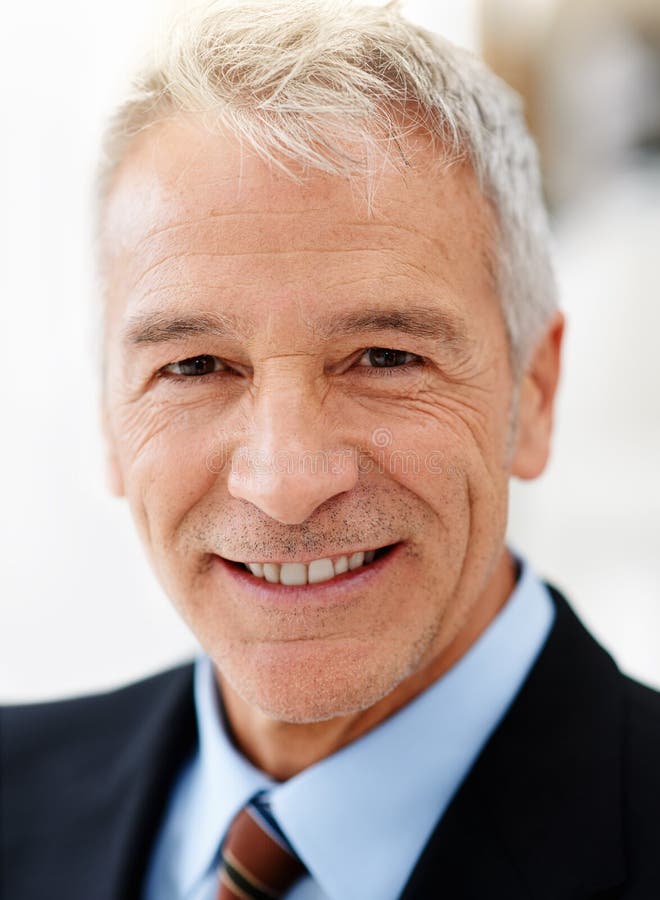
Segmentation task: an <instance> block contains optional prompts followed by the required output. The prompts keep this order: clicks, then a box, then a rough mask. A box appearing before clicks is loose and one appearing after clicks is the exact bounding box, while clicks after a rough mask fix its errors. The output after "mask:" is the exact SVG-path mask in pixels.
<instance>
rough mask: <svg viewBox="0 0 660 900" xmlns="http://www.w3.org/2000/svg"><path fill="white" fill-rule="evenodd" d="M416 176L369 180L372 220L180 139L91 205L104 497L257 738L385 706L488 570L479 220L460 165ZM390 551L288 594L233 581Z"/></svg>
mask: <svg viewBox="0 0 660 900" xmlns="http://www.w3.org/2000/svg"><path fill="white" fill-rule="evenodd" d="M424 162H425V157H424V151H421V150H420V152H419V155H418V157H417V159H416V164H415V166H413V168H412V169H411V170H410V171H408V172H407V173H406V174H405V176H404V175H402V174H401V173H400V172H397V171H395V169H394V168H393V167H389V166H388V167H386V168H385V169H384V171H383V174H382V177H380V179H379V182H378V186H377V191H376V198H375V208H374V211H373V214H371V215H369V214H368V213H367V211H366V209H365V207H364V204H363V203H362V201H361V199H360V198H361V194H360V191H359V190H358V189H356V187H355V186H353V187H351V185H350V184H349V183H347V182H345V181H343V180H341V179H338V178H333V177H329V176H325V175H323V174H318V173H317V174H311V175H309V174H308V176H307V177H306V179H305V180H304V182H303V183H300V184H298V183H295V182H293V181H292V180H291V179H290V178H288V177H286V176H285V175H283V174H279V173H277V172H275V171H274V170H273V169H272V168H269V167H268V165H267V164H266V163H265V162H263V161H260V160H258V159H257V158H255V156H254V155H253V154H252V153H249V152H248V151H244V152H243V153H241V151H240V148H239V146H238V144H237V143H236V142H235V141H234V140H233V139H231V138H229V137H227V138H224V137H218V136H210V135H208V134H204V133H203V132H201V131H200V130H197V129H194V128H193V126H192V125H191V124H185V123H184V122H183V121H180V122H178V123H175V122H171V123H169V124H167V125H165V126H160V127H159V128H158V129H157V130H154V131H153V132H152V133H150V134H149V133H148V134H146V135H145V136H143V137H142V138H141V139H140V140H139V142H137V143H136V144H135V145H134V146H133V148H132V150H131V152H130V153H129V156H128V157H127V159H126V160H125V162H124V164H123V167H122V169H121V172H120V177H119V179H118V182H117V183H116V186H115V188H114V190H113V192H112V195H111V199H110V204H109V207H108V211H107V217H106V232H105V241H106V243H105V248H106V254H107V261H108V266H109V271H110V275H109V283H108V320H107V372H106V395H105V401H104V402H105V416H106V427H107V434H108V438H109V444H110V448H111V455H112V463H111V465H112V467H113V468H112V470H113V473H114V474H113V477H114V482H115V485H116V490H117V492H119V493H125V494H126V496H127V498H128V500H129V503H130V506H131V510H132V514H133V516H134V519H135V522H136V524H137V527H138V529H139V532H140V534H141V537H142V539H143V541H144V544H145V546H146V548H147V551H148V553H149V556H150V559H151V562H152V564H153V566H154V569H155V571H156V573H157V576H158V577H159V579H160V581H161V583H162V585H163V586H164V588H165V590H166V591H167V593H168V594H169V596H170V597H171V599H172V601H173V602H174V604H175V605H176V607H177V608H178V609H179V611H180V612H181V614H182V615H183V617H184V618H185V620H186V621H187V622H188V624H189V626H190V627H191V629H192V630H193V632H194V633H195V634H196V636H197V637H198V639H199V641H200V642H201V644H202V646H203V647H204V648H205V650H206V651H207V652H208V653H209V655H210V656H211V657H212V659H213V660H214V661H215V663H216V665H217V668H218V670H219V672H220V673H221V676H222V678H224V679H226V680H227V682H228V683H229V684H230V685H231V686H232V687H233V689H234V690H235V691H236V692H237V693H238V694H239V695H240V696H241V697H243V698H244V700H246V701H247V702H249V703H251V704H254V705H256V706H257V707H258V708H260V709H261V710H262V711H264V712H265V713H266V714H268V715H269V716H271V717H274V718H280V719H287V720H289V721H312V720H321V719H325V718H329V717H331V716H334V715H339V714H342V713H349V712H351V711H355V710H358V709H364V708H366V707H368V706H370V705H372V704H374V703H375V702H376V701H378V700H379V699H380V698H382V697H384V696H385V695H386V694H388V693H389V692H390V691H392V690H393V689H394V688H395V687H396V686H397V685H398V684H399V683H400V682H402V680H403V679H404V678H406V676H408V675H410V674H411V673H413V672H415V671H416V670H418V669H419V667H420V666H421V665H422V664H425V663H426V662H428V661H429V660H431V659H433V658H434V656H436V655H437V654H438V653H440V652H441V651H442V650H443V649H444V648H446V647H447V646H448V645H449V644H450V642H451V641H452V640H453V639H454V637H455V636H456V634H457V633H458V632H459V630H460V628H461V626H462V624H463V623H464V622H465V620H466V619H467V618H468V616H469V614H470V611H471V609H472V607H473V606H474V605H475V604H477V603H478V602H479V598H480V597H482V596H483V594H484V592H485V591H486V590H487V589H488V585H489V581H490V579H491V578H492V576H493V572H494V570H495V568H496V566H497V565H498V563H499V562H500V561H501V558H502V547H503V539H504V532H505V525H506V513H507V483H508V476H509V474H510V470H511V462H512V460H511V459H509V456H510V454H509V452H508V445H509V437H510V430H509V427H510V407H511V399H512V379H511V373H510V368H509V363H508V354H507V341H506V336H505V327H504V323H503V318H502V314H501V312H500V306H499V302H498V299H497V296H496V295H495V293H494V286H493V283H492V276H491V274H490V270H489V265H488V256H489V252H490V247H491V241H490V238H489V234H490V232H491V231H492V221H491V214H490V211H489V209H488V206H487V204H486V203H485V202H484V200H483V199H482V197H481V195H480V193H479V191H478V188H477V186H476V183H475V179H474V177H473V174H472V172H471V170H470V169H469V167H467V166H466V165H463V166H455V167H453V168H452V169H450V170H449V171H447V172H446V173H443V174H439V173H438V172H437V171H432V170H431V169H430V167H428V166H426V165H424ZM427 162H428V160H427ZM385 351H390V352H385ZM185 360H187V361H188V362H186V363H185V364H182V365H179V366H174V365H172V364H174V363H177V362H179V363H182V362H183V361H185ZM384 547H389V548H391V549H390V550H389V551H388V552H387V553H385V554H384V555H382V556H381V555H380V554H378V555H377V557H376V559H375V560H374V561H373V562H372V563H370V564H366V565H363V566H361V567H359V568H356V569H353V570H351V569H349V571H348V572H345V573H343V574H339V575H336V576H335V577H334V578H332V579H331V580H326V581H323V582H320V583H314V584H308V585H307V586H285V585H280V584H274V583H270V582H268V581H266V580H265V579H263V578H258V577H256V576H255V575H252V574H250V573H249V572H248V571H247V569H246V568H245V566H244V565H241V563H255V562H257V563H265V562H268V563H284V562H304V563H309V562H310V561H312V560H320V559H326V560H327V559H330V560H331V561H333V562H336V560H337V559H338V558H339V557H341V556H348V557H350V556H351V555H352V554H353V553H356V552H358V551H363V550H364V551H368V550H375V549H377V548H384ZM357 559H358V560H359V557H357ZM338 568H339V569H341V568H342V564H341V563H340V564H339V567H338ZM312 569H313V570H314V571H316V572H318V573H320V574H321V575H322V574H323V573H324V572H326V570H327V563H326V564H317V565H316V566H314V567H312ZM269 571H272V570H269ZM289 571H290V573H292V574H293V575H294V576H295V573H296V572H297V573H298V574H300V572H301V571H303V572H304V571H306V570H304V569H301V567H294V568H293V569H291V568H290V569H289ZM309 571H312V570H309ZM326 574H327V573H326Z"/></svg>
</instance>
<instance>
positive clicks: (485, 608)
mask: <svg viewBox="0 0 660 900" xmlns="http://www.w3.org/2000/svg"><path fill="white" fill-rule="evenodd" d="M515 582H516V569H515V561H514V559H513V557H512V556H511V554H510V552H509V551H508V550H507V549H506V548H505V549H504V551H503V553H502V556H501V558H500V560H499V562H498V564H497V566H496V568H495V571H494V572H493V575H492V576H491V578H490V580H489V582H488V586H487V588H486V590H485V591H484V593H483V594H482V596H481V597H480V599H479V600H478V601H477V602H476V603H475V604H473V607H472V609H471V611H470V614H469V616H468V617H467V619H466V620H465V622H464V624H463V626H462V628H461V629H460V631H459V633H458V634H457V635H456V637H455V638H454V639H453V640H451V641H450V642H449V643H448V644H447V645H446V646H443V647H442V649H441V650H440V651H439V652H437V653H436V654H435V655H434V656H433V658H432V659H430V660H427V661H426V663H425V664H423V665H422V666H421V667H420V668H419V669H418V670H417V671H416V672H414V673H413V674H412V675H410V676H408V677H407V678H406V679H404V680H403V681H402V682H401V683H400V684H398V685H397V687H396V688H395V689H394V690H393V691H391V692H390V693H389V694H387V695H386V696H385V697H383V699H382V700H380V701H378V703H375V704H374V705H373V706H370V707H369V708H368V709H365V710H360V711H359V712H356V713H352V714H350V715H345V716H337V717H335V718H332V719H328V720H325V721H321V722H305V723H302V724H300V723H292V722H284V721H279V720H277V719H272V718H270V717H269V716H266V715H265V714H264V713H263V712H262V711H261V710H260V709H258V708H257V707H255V706H252V705H250V704H248V703H246V702H245V701H244V700H243V699H242V698H241V697H240V695H239V694H237V693H236V691H235V690H234V689H233V688H232V687H231V686H230V685H229V684H228V683H227V682H226V681H225V680H224V679H222V677H221V676H220V674H219V673H218V671H217V669H216V678H217V680H218V684H219V685H220V690H221V693H222V699H223V705H224V709H225V712H226V715H227V720H228V722H227V724H228V726H229V730H230V733H231V736H232V740H233V741H234V744H235V745H236V746H237V748H238V749H239V750H240V751H241V752H242V753H243V755H244V756H246V757H247V758H248V759H249V760H250V762H252V763H253V765H255V766H256V767H257V768H259V769H261V770H262V771H264V772H266V773H267V774H269V775H270V776H271V777H273V778H275V779H276V780H277V781H285V780H286V779H287V778H291V777H292V776H293V775H295V774H297V773H298V772H301V771H302V770H303V769H306V768H307V767H308V766H311V765H313V763H315V762H318V761H319V760H321V759H324V758H325V757H326V756H330V755H331V754H332V753H335V752H336V751H337V750H339V749H340V748H341V747H344V746H346V744H349V743H351V742H352V741H355V740H356V739H357V738H359V737H361V736H362V735H363V734H365V733H366V732H367V731H369V730H371V729H372V728H375V727H376V726H377V725H379V724H380V723H381V722H383V721H384V720H385V719H387V718H388V717H389V716H391V715H393V714H394V713H395V712H397V711H398V710H399V709H401V708H402V707H403V706H405V705H406V704H407V703H409V702H410V701H411V700H413V699H414V698H415V697H416V696H417V695H418V694H420V693H421V692H422V691H424V690H425V689H426V688H427V687H429V685H431V684H432V683H433V682H434V681H436V680H437V679H438V678H440V677H441V676H442V675H444V673H445V672H447V671H448V670H449V669H450V668H451V667H452V666H453V665H454V664H455V663H456V662H458V660H459V659H460V658H461V657H462V656H463V655H464V654H465V653H466V652H467V651H468V650H469V649H470V647H471V646H472V644H473V643H474V642H475V641H476V640H477V639H478V637H479V636H480V635H481V633H482V632H483V631H484V630H485V629H486V628H487V626H488V625H489V624H490V622H491V621H492V620H493V618H494V617H495V616H496V615H497V613H498V612H499V610H500V609H501V608H502V606H503V605H504V604H505V603H506V601H507V599H508V598H509V596H510V595H511V592H512V591H513V589H514V587H515Z"/></svg>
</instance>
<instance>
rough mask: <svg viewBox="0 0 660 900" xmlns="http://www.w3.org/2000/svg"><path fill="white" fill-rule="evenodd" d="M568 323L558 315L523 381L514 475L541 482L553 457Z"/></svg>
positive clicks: (512, 472)
mask: <svg viewBox="0 0 660 900" xmlns="http://www.w3.org/2000/svg"><path fill="white" fill-rule="evenodd" d="M564 329H565V319H564V316H563V314H562V313H561V312H557V313H555V315H554V316H553V318H552V320H551V322H550V324H549V325H548V327H547V329H546V331H545V333H544V335H543V337H542V338H541V339H540V341H539V342H538V343H537V345H536V348H535V350H534V353H533V355H532V359H531V361H530V363H529V365H528V366H527V369H526V371H525V373H524V374H523V375H522V377H521V382H520V393H519V400H518V421H517V434H516V444H515V448H514V453H513V458H512V463H511V474H512V475H514V476H516V477H517V478H522V479H532V478H538V476H539V475H541V473H542V472H543V470H544V469H545V467H546V465H547V462H548V458H549V456H550V442H551V437H552V427H553V418H554V403H555V397H556V394H557V385H558V383H559V374H560V369H561V346H562V339H563V336H564Z"/></svg>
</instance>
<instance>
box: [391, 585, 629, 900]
mask: <svg viewBox="0 0 660 900" xmlns="http://www.w3.org/2000/svg"><path fill="white" fill-rule="evenodd" d="M548 587H550V586H548ZM550 591H551V593H552V597H553V600H554V602H555V607H556V611H557V616H556V619H555V623H554V626H553V628H552V631H551V633H550V635H549V637H548V640H547V642H546V644H545V646H544V648H543V650H542V651H541V654H540V655H539V658H538V660H537V662H536V664H535V665H534V667H533V669H532V671H531V672H530V675H529V676H528V678H527V679H526V681H525V683H524V684H523V686H522V688H521V690H520V692H519V694H518V695H517V697H516V699H515V700H514V702H513V704H512V706H511V707H510V709H509V711H508V713H507V714H506V715H505V717H504V719H503V720H502V722H501V723H500V725H499V726H498V728H497V729H496V731H495V732H494V734H493V735H492V737H491V738H490V740H489V741H488V743H487V744H486V746H485V747H484V750H483V751H482V753H481V754H480V756H479V758H478V759H477V762H476V763H475V765H474V766H473V768H472V770H471V772H470V774H469V775H468V777H467V778H466V780H465V781H464V783H463V784H462V786H461V788H460V789H459V790H458V792H457V793H456V795H455V797H454V798H453V801H452V803H451V804H450V806H449V807H448V809H447V811H446V813H445V815H444V816H443V817H442V819H441V820H440V822H439V823H438V825H437V827H436V829H435V831H434V833H433V834H432V836H431V838H430V840H429V842H428V843H427V846H426V848H425V849H424V851H423V853H422V855H421V857H420V859H419V861H418V863H417V865H416V867H415V869H414V871H413V873H412V875H411V878H410V880H409V882H408V884H407V886H406V888H405V890H404V892H403V894H402V900H428V898H429V897H431V896H436V895H437V896H440V895H441V894H442V895H443V896H447V897H451V898H452V900H467V898H474V900H477V898H479V900H481V898H483V897H497V898H500V897H506V898H507V900H522V898H535V900H536V898H538V900H569V898H570V900H583V898H592V897H597V896H603V897H605V896H609V895H610V894H609V891H610V890H613V889H615V888H616V885H618V884H620V883H621V882H622V881H623V879H624V874H625V871H624V859H623V837H622V825H621V734H622V716H623V711H622V704H623V697H622V684H621V676H620V674H619V672H618V670H617V668H616V666H615V664H614V663H613V661H612V660H611V658H610V657H609V656H608V655H607V653H605V651H604V650H603V649H602V648H601V647H600V646H599V645H598V644H597V643H596V641H594V639H593V638H592V637H591V636H590V635H589V634H588V632H587V631H586V630H585V629H584V627H583V626H582V624H581V623H580V622H579V620H578V619H577V617H576V616H575V615H574V613H573V612H572V611H571V609H570V607H569V606H568V604H567V603H566V600H565V599H564V598H563V597H562V596H561V594H559V592H558V591H556V590H555V589H554V588H552V587H550ZM601 892H602V894H601ZM611 896H615V894H611Z"/></svg>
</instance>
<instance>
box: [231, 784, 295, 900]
mask: <svg viewBox="0 0 660 900" xmlns="http://www.w3.org/2000/svg"><path fill="white" fill-rule="evenodd" d="M265 798H266V792H265V791H259V792H257V794H255V796H254V797H253V798H252V799H251V800H250V801H249V802H248V803H247V804H246V805H245V806H244V807H243V808H242V809H240V810H239V811H238V813H237V814H236V816H235V818H234V819H233V821H232V823H231V824H230V826H229V828H228V830H227V834H226V837H225V840H224V843H223V845H222V849H221V861H220V889H219V893H218V898H217V900H278V898H280V897H284V896H285V895H286V892H287V891H288V890H289V888H291V887H292V886H293V884H294V882H295V881H297V880H298V878H300V876H301V875H303V874H304V872H305V871H306V870H305V866H304V865H303V863H302V862H301V861H300V860H299V859H298V857H297V856H296V854H295V852H294V850H293V848H292V847H291V845H290V844H289V842H288V841H287V839H286V837H285V836H284V834H283V832H282V831H281V829H280V828H279V826H278V824H277V822H276V821H275V819H274V818H273V816H272V814H271V813H270V811H269V809H268V807H267V805H266V799H265Z"/></svg>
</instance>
